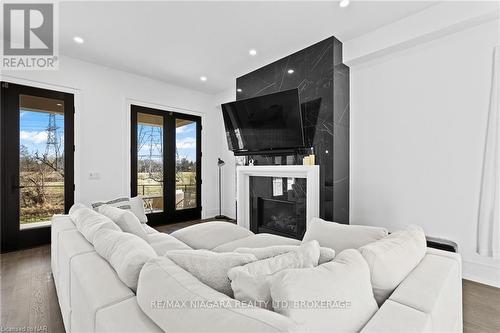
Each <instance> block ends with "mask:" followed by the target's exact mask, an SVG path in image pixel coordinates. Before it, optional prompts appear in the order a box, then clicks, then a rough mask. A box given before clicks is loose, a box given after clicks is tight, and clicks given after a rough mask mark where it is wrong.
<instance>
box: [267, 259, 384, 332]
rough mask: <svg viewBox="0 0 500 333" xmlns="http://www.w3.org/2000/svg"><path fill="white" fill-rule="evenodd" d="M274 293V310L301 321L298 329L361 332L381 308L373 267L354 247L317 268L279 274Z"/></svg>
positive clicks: (276, 277) (272, 292) (274, 280)
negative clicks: (375, 292)
mask: <svg viewBox="0 0 500 333" xmlns="http://www.w3.org/2000/svg"><path fill="white" fill-rule="evenodd" d="M271 296H272V299H273V306H274V311H275V312H278V313H281V314H283V315H285V316H287V317H289V318H290V319H292V320H293V321H295V322H296V323H297V324H299V330H298V331H299V332H359V331H360V330H361V329H362V328H363V326H364V325H365V324H366V323H367V322H368V321H369V320H370V318H371V317H372V316H373V315H374V314H375V312H376V311H377V310H378V307H377V302H375V299H374V298H373V292H372V288H371V284H370V270H369V269H368V265H367V264H366V262H365V261H364V259H363V257H362V256H361V254H360V253H359V251H358V250H354V249H351V250H345V251H343V252H341V253H340V254H338V255H337V257H336V258H335V259H334V260H333V261H330V262H328V263H326V264H323V265H320V266H318V267H315V268H310V269H290V270H286V271H283V272H281V273H279V274H277V275H276V276H275V278H274V279H273V281H272V283H271Z"/></svg>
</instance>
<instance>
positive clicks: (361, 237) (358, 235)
mask: <svg viewBox="0 0 500 333" xmlns="http://www.w3.org/2000/svg"><path fill="white" fill-rule="evenodd" d="M385 236H387V230H386V229H384V228H379V227H371V226H364V225H346V224H340V223H335V222H328V221H325V220H322V219H320V218H313V219H312V220H311V222H310V223H309V225H308V226H307V231H306V233H305V235H304V238H303V240H302V241H303V242H307V241H310V240H317V241H318V242H319V245H320V246H324V247H329V248H331V249H334V250H335V252H337V253H340V252H342V251H344V250H346V249H357V248H360V247H361V246H363V245H366V244H369V243H372V242H374V241H376V240H379V239H382V238H384V237H385Z"/></svg>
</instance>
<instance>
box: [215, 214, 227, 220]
mask: <svg viewBox="0 0 500 333" xmlns="http://www.w3.org/2000/svg"><path fill="white" fill-rule="evenodd" d="M214 219H216V220H230V218H229V217H227V216H225V215H217V216H215V217H214Z"/></svg>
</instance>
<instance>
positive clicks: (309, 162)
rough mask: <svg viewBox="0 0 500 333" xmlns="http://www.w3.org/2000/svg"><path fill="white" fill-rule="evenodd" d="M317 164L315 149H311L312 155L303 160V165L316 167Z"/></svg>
mask: <svg viewBox="0 0 500 333" xmlns="http://www.w3.org/2000/svg"><path fill="white" fill-rule="evenodd" d="M315 164H316V156H315V155H314V148H311V153H310V154H309V155H307V156H304V158H303V159H302V165H315Z"/></svg>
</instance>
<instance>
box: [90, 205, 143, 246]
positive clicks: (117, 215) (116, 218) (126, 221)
mask: <svg viewBox="0 0 500 333" xmlns="http://www.w3.org/2000/svg"><path fill="white" fill-rule="evenodd" d="M98 211H99V213H101V214H102V215H104V216H107V217H109V218H110V219H111V220H112V221H113V222H115V223H116V225H118V226H119V227H120V229H122V230H123V231H124V232H128V233H131V234H134V235H136V236H138V237H141V238H142V239H144V240H145V241H148V237H147V233H146V231H145V230H144V228H143V227H142V224H141V222H140V221H139V219H138V218H137V216H135V215H134V213H132V212H131V211H128V210H124V209H120V208H116V207H113V206H109V205H102V206H99V210H98Z"/></svg>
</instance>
